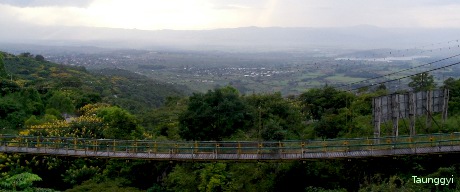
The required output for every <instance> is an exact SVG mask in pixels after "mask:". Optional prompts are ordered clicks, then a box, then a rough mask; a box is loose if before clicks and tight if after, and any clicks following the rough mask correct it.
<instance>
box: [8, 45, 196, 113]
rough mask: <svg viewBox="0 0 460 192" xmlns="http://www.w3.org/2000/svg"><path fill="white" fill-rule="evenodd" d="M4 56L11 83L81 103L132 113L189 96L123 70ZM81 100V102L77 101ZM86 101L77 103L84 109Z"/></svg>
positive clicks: (27, 57) (161, 83)
mask: <svg viewBox="0 0 460 192" xmlns="http://www.w3.org/2000/svg"><path fill="white" fill-rule="evenodd" d="M3 54H4V55H5V59H4V63H5V69H6V72H7V73H8V77H9V79H10V81H11V80H12V81H13V82H15V83H17V84H18V86H19V87H22V88H28V87H29V88H35V89H37V90H39V92H41V93H43V94H45V93H47V92H50V91H53V90H67V91H71V92H73V93H74V95H79V96H80V97H81V98H80V99H83V100H84V99H91V98H90V97H95V98H92V99H96V98H98V99H100V100H101V101H104V102H107V103H110V104H115V105H119V106H121V107H123V108H126V109H128V110H130V111H132V112H136V111H137V112H139V111H143V110H146V109H149V108H155V107H159V106H161V105H162V104H163V103H164V101H165V98H166V97H171V96H182V95H184V94H185V93H186V92H189V91H188V90H187V88H186V87H183V86H182V87H178V86H175V85H171V84H166V83H163V82H160V81H156V80H151V79H149V78H147V77H145V76H142V75H138V74H135V73H133V72H129V71H126V70H121V69H100V70H97V71H87V70H86V69H85V68H84V67H74V66H68V65H60V64H55V63H52V62H48V61H45V60H43V59H42V60H40V59H37V58H36V57H39V56H38V55H37V56H33V55H29V54H22V55H19V56H15V55H12V54H6V53H3ZM77 100H78V99H77ZM84 103H85V101H80V103H78V102H77V103H75V104H76V107H82V106H83V105H84Z"/></svg>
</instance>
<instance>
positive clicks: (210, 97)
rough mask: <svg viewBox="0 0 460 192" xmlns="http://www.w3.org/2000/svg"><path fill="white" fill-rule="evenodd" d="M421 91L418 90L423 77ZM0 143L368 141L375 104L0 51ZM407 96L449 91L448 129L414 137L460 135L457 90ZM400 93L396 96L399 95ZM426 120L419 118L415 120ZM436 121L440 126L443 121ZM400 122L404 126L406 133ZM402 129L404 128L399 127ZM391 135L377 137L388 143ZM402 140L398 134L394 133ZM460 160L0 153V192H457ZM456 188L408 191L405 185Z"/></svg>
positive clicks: (327, 92)
mask: <svg viewBox="0 0 460 192" xmlns="http://www.w3.org/2000/svg"><path fill="white" fill-rule="evenodd" d="M422 77H423V78H424V80H423V81H420V80H421V78H422ZM0 78H1V79H0V88H1V89H0V94H1V97H0V129H1V130H0V133H2V134H19V135H37V136H38V135H39V136H62V137H75V138H107V139H126V140H135V139H136V140H140V139H149V140H157V141H166V140H174V141H179V140H194V141H197V140H213V141H222V140H225V141H228V140H245V141H260V140H266V141H279V140H309V139H329V138H357V137H361V138H362V137H372V136H373V125H372V117H371V115H372V105H371V100H372V98H373V97H376V96H380V95H386V94H388V91H387V90H386V88H385V85H383V84H382V85H380V86H377V87H363V88H361V89H359V91H358V92H356V93H351V92H345V91H342V90H338V89H336V88H334V87H331V86H328V85H325V86H323V87H321V88H314V89H309V90H305V91H304V92H303V93H302V94H300V95H296V96H288V97H283V96H282V95H281V93H278V92H276V93H264V94H249V95H244V94H240V93H239V91H238V90H237V89H236V88H234V87H231V86H225V87H218V88H215V89H213V90H209V91H207V92H205V93H191V91H190V90H188V89H187V88H186V87H181V86H177V85H172V84H167V83H163V82H160V81H155V80H151V79H149V78H146V77H144V76H141V75H138V74H136V73H132V72H128V71H125V70H121V69H99V70H97V71H87V70H86V69H85V68H84V67H75V66H65V65H59V64H55V63H51V62H49V61H46V60H45V58H44V57H43V56H41V55H35V56H34V55H32V54H30V53H23V54H20V55H12V54H8V53H3V52H0ZM409 87H411V88H412V89H413V90H417V91H418V90H429V89H434V88H436V87H442V88H448V89H449V90H450V101H449V116H450V117H449V119H448V120H447V121H445V122H444V123H443V124H442V125H440V126H433V127H426V126H425V125H423V124H417V125H416V130H417V133H420V134H424V133H451V132H456V131H459V128H458V125H459V122H460V116H459V114H460V80H458V79H453V78H449V79H447V80H446V81H445V82H444V84H443V85H438V86H436V85H435V83H434V82H433V77H432V76H431V75H430V74H428V73H424V74H422V75H419V76H413V77H412V79H411V83H409ZM404 91H406V90H400V92H404ZM420 118H424V117H420ZM433 118H434V120H437V121H438V122H442V121H441V120H440V119H441V116H440V114H436V115H434V117H433ZM403 121H404V120H401V124H404V123H403ZM401 127H404V126H401ZM390 128H391V126H382V134H383V135H389V134H390V133H391V130H390ZM408 132H409V130H408V129H405V128H401V130H400V134H406V135H407V134H408ZM458 157H459V156H458V154H445V155H442V156H441V155H425V156H401V157H391V158H390V157H380V158H365V159H328V160H310V161H292V162H191V161H190V162H175V161H168V162H164V161H150V160H122V159H101V158H75V157H62V156H34V155H24V154H0V187H1V189H2V190H4V191H9V190H25V191H150V192H153V191H309V192H310V191H388V190H390V191H435V190H436V191H456V190H459V189H460V185H457V181H459V180H458V178H457V177H456V176H457V175H458V174H457V173H459V172H460V163H459V162H458V161H456V160H455V159H456V158H458ZM413 175H418V176H424V177H446V178H451V177H453V178H454V179H455V182H454V183H453V184H450V185H448V186H446V185H444V186H443V185H427V184H415V183H414V182H412V176H413Z"/></svg>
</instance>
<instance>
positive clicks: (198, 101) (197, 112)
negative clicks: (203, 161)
mask: <svg viewBox="0 0 460 192" xmlns="http://www.w3.org/2000/svg"><path fill="white" fill-rule="evenodd" d="M246 117H247V114H246V106H245V104H244V103H243V101H242V99H241V98H240V96H239V93H238V91H237V90H236V89H235V88H233V87H224V88H221V89H215V90H214V91H211V90H210V91H208V92H207V93H206V94H201V93H194V94H193V95H192V96H191V97H190V98H189V103H188V107H187V110H186V111H185V112H183V113H181V114H180V116H179V123H180V124H179V128H180V132H179V134H180V135H181V137H182V138H184V139H187V140H222V138H224V137H227V136H230V135H231V134H233V133H234V132H235V131H236V130H237V129H241V128H243V127H244V119H245V118H246Z"/></svg>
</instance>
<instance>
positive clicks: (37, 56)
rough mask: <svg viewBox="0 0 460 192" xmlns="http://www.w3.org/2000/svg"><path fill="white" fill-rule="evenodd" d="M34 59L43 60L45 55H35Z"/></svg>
mask: <svg viewBox="0 0 460 192" xmlns="http://www.w3.org/2000/svg"><path fill="white" fill-rule="evenodd" d="M35 60H37V61H45V57H43V55H36V56H35Z"/></svg>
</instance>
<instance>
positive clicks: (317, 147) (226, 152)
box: [0, 133, 460, 161]
mask: <svg viewBox="0 0 460 192" xmlns="http://www.w3.org/2000/svg"><path fill="white" fill-rule="evenodd" d="M0 152H5V153H29V154H45V155H65V156H79V157H106V158H133V159H153V160H181V161H187V160H193V161H194V160H203V161H206V160H211V161H214V160H241V161H243V160H301V159H327V158H361V157H362V158H365V157H378V156H394V155H412V154H429V153H453V152H460V133H451V134H431V135H418V136H415V137H409V136H400V137H396V138H395V137H386V138H378V139H368V138H356V139H330V140H304V141H277V142H269V141H263V142H258V141H219V142H217V141H200V142H198V141H195V142H186V141H163V142H158V141H148V140H138V141H134V140H132V141H126V140H113V139H83V138H65V137H39V136H17V135H0Z"/></svg>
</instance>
